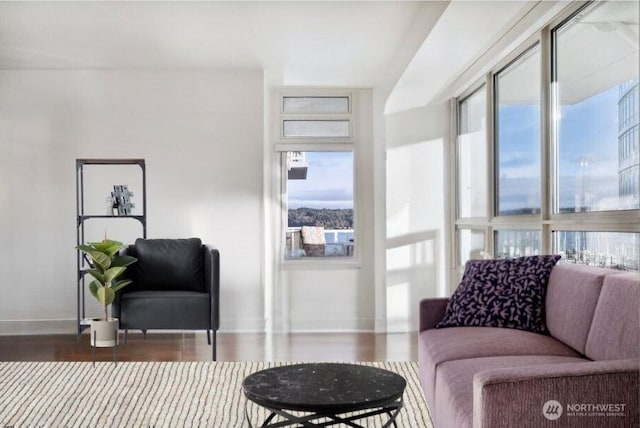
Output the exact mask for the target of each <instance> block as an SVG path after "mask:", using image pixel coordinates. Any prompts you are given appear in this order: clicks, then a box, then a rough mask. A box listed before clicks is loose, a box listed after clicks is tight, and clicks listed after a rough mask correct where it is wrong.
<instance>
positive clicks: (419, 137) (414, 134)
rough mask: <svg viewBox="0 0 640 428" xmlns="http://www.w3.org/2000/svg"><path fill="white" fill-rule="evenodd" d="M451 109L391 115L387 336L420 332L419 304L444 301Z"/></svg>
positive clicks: (429, 108)
mask: <svg viewBox="0 0 640 428" xmlns="http://www.w3.org/2000/svg"><path fill="white" fill-rule="evenodd" d="M448 112H449V110H448V107H447V104H438V105H434V106H427V107H422V108H418V109H413V110H408V111H405V112H402V113H396V114H393V115H390V116H387V120H386V135H387V163H386V169H387V171H386V174H387V180H386V182H387V189H386V195H387V201H386V213H387V214H386V215H387V222H386V227H387V234H386V236H387V239H386V268H387V269H386V314H387V331H389V332H395V331H415V330H417V326H418V302H419V301H420V299H423V298H425V297H436V296H444V295H446V294H447V291H446V277H447V273H446V272H447V266H448V259H449V258H448V256H447V255H448V242H447V241H448V230H449V229H448V223H447V221H448V220H447V219H448V215H449V210H448V204H449V199H448V186H449V184H448V181H447V179H446V177H447V174H448V167H447V165H448V156H449V137H448V133H449V113H448Z"/></svg>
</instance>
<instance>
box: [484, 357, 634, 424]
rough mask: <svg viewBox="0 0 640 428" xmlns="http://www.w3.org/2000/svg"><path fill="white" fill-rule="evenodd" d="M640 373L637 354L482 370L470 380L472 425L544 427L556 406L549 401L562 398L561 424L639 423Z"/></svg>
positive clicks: (554, 414)
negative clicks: (639, 393) (548, 402)
mask: <svg viewBox="0 0 640 428" xmlns="http://www.w3.org/2000/svg"><path fill="white" fill-rule="evenodd" d="M639 377H640V360H638V359H633V360H612V361H588V362H584V363H583V362H576V363H560V364H547V365H542V364H541V365H536V366H527V367H514V368H504V369H494V370H487V371H482V372H479V373H476V375H475V376H474V379H473V426H474V428H480V427H498V426H500V427H502V426H504V427H511V426H547V424H549V421H550V420H549V419H548V418H553V417H554V416H557V414H556V413H553V412H554V410H560V409H559V408H556V409H554V408H553V407H552V406H553V404H552V403H550V404H548V405H547V406H545V403H546V402H547V401H549V400H555V401H557V402H558V403H560V406H561V410H562V413H561V414H560V417H559V418H562V419H561V420H559V421H558V423H560V425H559V426H580V427H584V428H586V427H602V426H638V423H639V421H640V417H639V414H638V411H639V407H638V386H639V382H638V379H639ZM581 405H585V406H581ZM591 405H601V406H605V405H612V406H608V407H599V408H598V407H591ZM543 408H544V410H546V411H547V412H548V413H547V416H545V414H544V413H543ZM602 409H605V410H604V411H602ZM595 413H598V415H596V414H595ZM614 413H615V415H614ZM559 418H558V419H559ZM607 424H614V425H607ZM616 424H620V425H616Z"/></svg>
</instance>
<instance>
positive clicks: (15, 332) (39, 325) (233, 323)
mask: <svg viewBox="0 0 640 428" xmlns="http://www.w3.org/2000/svg"><path fill="white" fill-rule="evenodd" d="M155 331H156V332H167V333H177V332H181V331H178V330H155ZM76 332H77V325H76V320H75V319H73V320H69V319H67V320H0V336H27V335H36V334H75V333H76ZM218 332H219V333H264V332H265V320H264V319H262V318H252V319H241V320H238V319H222V320H221V328H220V330H218ZM132 333H133V331H132ZM203 334H204V332H203Z"/></svg>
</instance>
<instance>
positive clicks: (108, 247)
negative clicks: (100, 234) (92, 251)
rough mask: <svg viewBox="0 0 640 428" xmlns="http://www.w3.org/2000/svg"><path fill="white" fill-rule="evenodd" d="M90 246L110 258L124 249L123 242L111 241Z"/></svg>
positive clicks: (93, 243) (92, 243)
mask: <svg viewBox="0 0 640 428" xmlns="http://www.w3.org/2000/svg"><path fill="white" fill-rule="evenodd" d="M90 245H92V246H94V247H95V248H96V249H97V250H98V251H101V252H103V253H105V254H107V255H108V256H109V257H111V256H113V255H114V254H116V253H117V252H118V251H120V249H121V248H122V247H123V245H122V242H118V241H112V240H110V239H107V240H104V241H101V242H91V243H90Z"/></svg>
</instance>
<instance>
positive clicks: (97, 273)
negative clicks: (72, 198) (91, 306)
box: [76, 237, 138, 347]
mask: <svg viewBox="0 0 640 428" xmlns="http://www.w3.org/2000/svg"><path fill="white" fill-rule="evenodd" d="M123 246H124V245H123V244H122V242H118V241H112V240H109V239H107V238H106V237H105V239H104V240H103V241H101V242H89V243H87V244H84V245H78V246H77V247H76V249H77V250H79V251H82V252H83V253H84V254H86V255H87V257H88V258H89V264H90V266H91V268H90V269H87V271H86V272H87V273H88V274H90V275H91V276H92V277H93V278H94V279H93V280H92V281H91V282H90V283H89V290H90V291H91V294H92V295H93V297H95V298H96V299H97V300H98V302H100V304H101V305H102V306H104V319H93V320H92V322H91V344H92V345H93V346H97V347H108V346H115V345H116V343H117V337H118V320H117V319H115V318H109V312H108V307H109V305H110V304H111V303H113V300H114V299H115V297H116V292H117V291H118V290H120V289H121V288H122V287H125V286H126V285H128V284H130V283H131V280H130V279H118V277H120V276H121V275H122V274H123V273H124V271H125V270H126V269H127V266H129V265H131V264H132V263H135V262H136V261H137V260H138V259H136V258H135V257H131V256H123V255H120V254H119V252H120V250H121V249H122V247H123Z"/></svg>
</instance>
